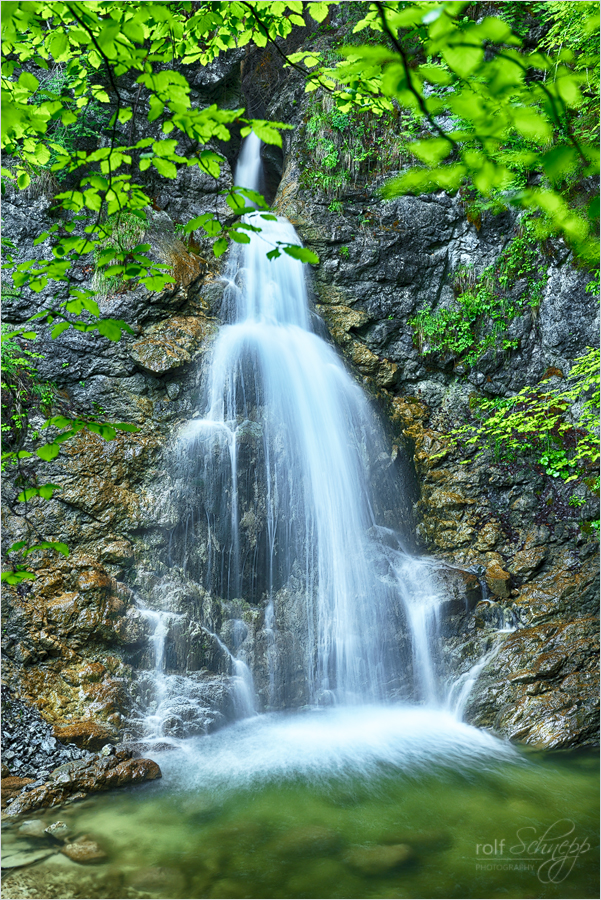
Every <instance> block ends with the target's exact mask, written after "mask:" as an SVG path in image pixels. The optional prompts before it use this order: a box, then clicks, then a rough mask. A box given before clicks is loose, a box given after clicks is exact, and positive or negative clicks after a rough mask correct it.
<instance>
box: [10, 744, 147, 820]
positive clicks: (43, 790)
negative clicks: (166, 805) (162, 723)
mask: <svg viewBox="0 0 601 900" xmlns="http://www.w3.org/2000/svg"><path fill="white" fill-rule="evenodd" d="M160 777H161V770H160V768H159V767H158V765H157V764H156V763H155V762H154V761H153V760H152V759H132V758H131V751H127V750H119V751H117V752H116V753H114V754H112V755H111V756H105V757H101V756H95V757H92V758H91V759H89V760H77V762H72V763H67V764H66V765H64V766H60V767H59V768H58V769H56V770H55V771H54V772H53V773H52V775H51V776H50V780H49V781H47V782H46V783H45V784H43V785H41V786H40V787H36V788H33V789H32V790H31V791H28V792H27V793H24V794H21V795H20V796H19V797H17V798H16V799H14V800H13V802H12V803H11V804H10V807H9V808H8V809H7V810H6V812H5V815H8V816H16V815H18V814H19V813H23V812H29V811H30V810H33V809H43V808H46V807H53V806H58V805H59V804H60V803H64V802H65V801H67V800H70V799H75V798H79V797H83V796H85V795H86V794H88V793H95V792H97V791H108V790H111V788H117V787H123V786H124V785H130V784H141V783H142V782H144V781H154V779H156V778H160Z"/></svg>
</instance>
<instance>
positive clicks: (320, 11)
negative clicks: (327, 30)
mask: <svg viewBox="0 0 601 900" xmlns="http://www.w3.org/2000/svg"><path fill="white" fill-rule="evenodd" d="M328 6H329V4H328V3H315V2H312V3H308V4H307V10H308V12H309V15H310V16H311V18H312V19H314V20H315V21H316V22H323V20H324V19H325V18H326V16H327V15H328Z"/></svg>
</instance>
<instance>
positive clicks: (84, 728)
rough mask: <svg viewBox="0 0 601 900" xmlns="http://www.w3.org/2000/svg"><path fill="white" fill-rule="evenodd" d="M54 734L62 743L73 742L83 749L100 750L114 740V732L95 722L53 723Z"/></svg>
mask: <svg viewBox="0 0 601 900" xmlns="http://www.w3.org/2000/svg"><path fill="white" fill-rule="evenodd" d="M54 735H55V737H57V738H58V739H59V741H62V743H63V744H75V746H76V747H80V748H81V749H83V750H101V749H102V747H104V745H105V744H108V743H110V742H111V741H114V740H115V732H114V731H112V730H111V729H109V728H107V727H106V726H104V725H99V724H98V723H97V722H92V721H83V722H74V723H73V724H72V725H55V726H54Z"/></svg>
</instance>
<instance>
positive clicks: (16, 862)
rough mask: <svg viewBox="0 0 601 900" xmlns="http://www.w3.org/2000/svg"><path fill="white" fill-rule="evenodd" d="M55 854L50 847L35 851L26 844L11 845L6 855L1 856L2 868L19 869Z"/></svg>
mask: <svg viewBox="0 0 601 900" xmlns="http://www.w3.org/2000/svg"><path fill="white" fill-rule="evenodd" d="M55 853H56V850H55V849H54V848H52V847H46V848H44V849H39V850H35V849H34V848H32V847H30V846H29V845H28V844H12V845H9V846H8V848H7V850H6V853H3V854H2V868H3V869H20V868H21V867H22V866H30V865H31V864H32V863H36V862H41V861H42V860H43V859H47V858H48V857H49V856H53V855H54V854H55Z"/></svg>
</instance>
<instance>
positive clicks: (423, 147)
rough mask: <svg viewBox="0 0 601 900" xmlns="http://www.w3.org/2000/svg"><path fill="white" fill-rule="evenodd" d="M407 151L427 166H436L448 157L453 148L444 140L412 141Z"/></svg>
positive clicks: (440, 138)
mask: <svg viewBox="0 0 601 900" xmlns="http://www.w3.org/2000/svg"><path fill="white" fill-rule="evenodd" d="M408 149H409V150H410V151H411V153H413V154H414V155H415V156H417V158H418V159H421V161H422V162H425V163H426V164H427V165H429V166H435V165H438V163H439V162H440V161H441V160H442V159H444V158H445V157H446V156H448V155H449V153H450V152H451V150H452V149H453V146H452V144H451V142H450V141H447V140H445V138H442V137H439V138H430V139H429V140H425V141H413V142H412V143H411V144H409V147H408Z"/></svg>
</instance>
